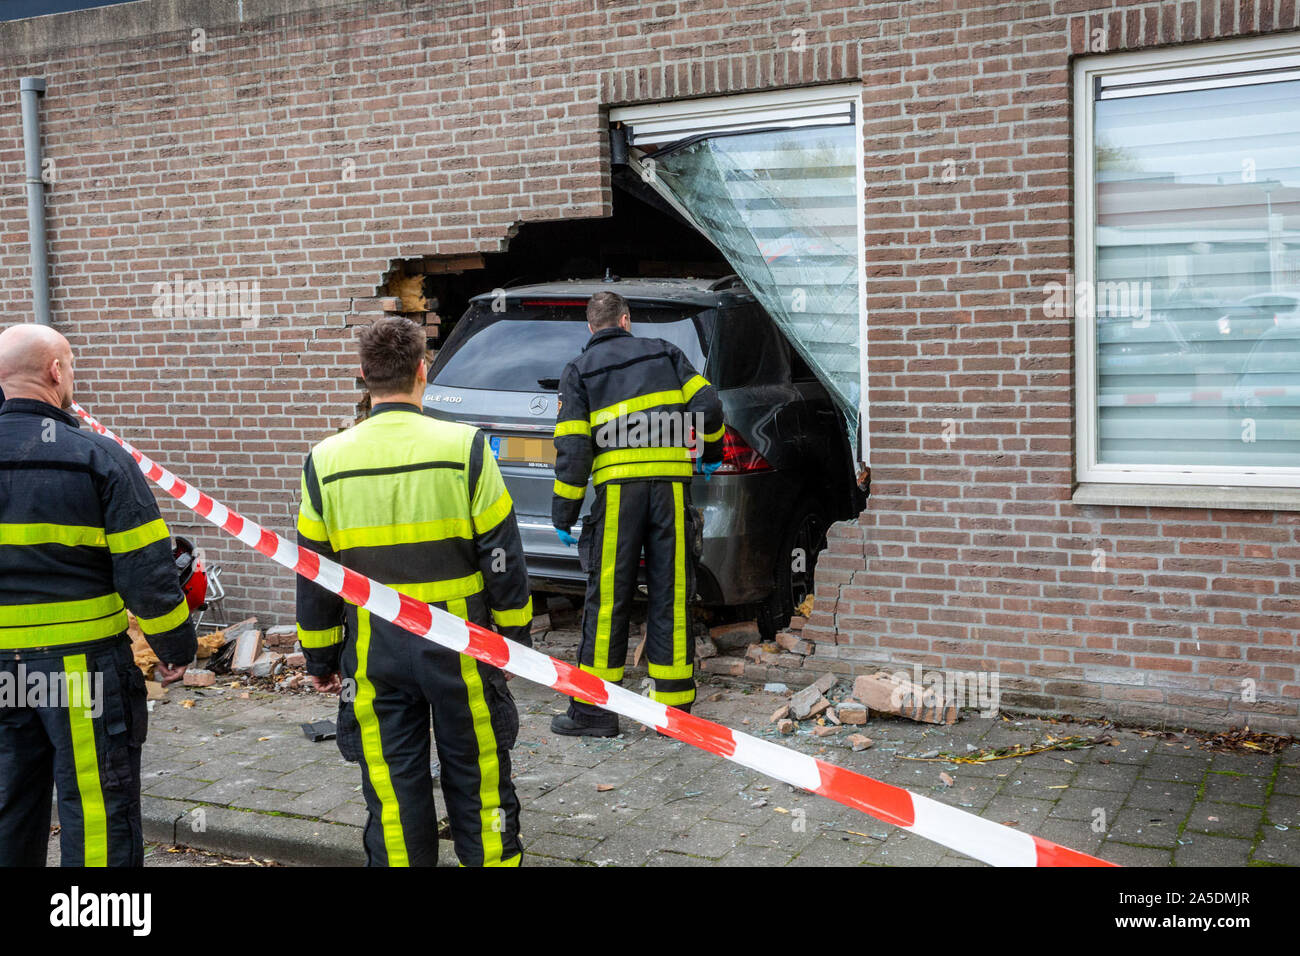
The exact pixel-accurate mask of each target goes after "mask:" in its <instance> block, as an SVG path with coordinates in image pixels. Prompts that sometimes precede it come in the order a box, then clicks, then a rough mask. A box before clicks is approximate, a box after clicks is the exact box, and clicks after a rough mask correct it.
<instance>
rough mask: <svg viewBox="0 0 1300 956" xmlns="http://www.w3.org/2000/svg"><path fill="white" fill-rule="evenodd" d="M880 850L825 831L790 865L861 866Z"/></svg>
mask: <svg viewBox="0 0 1300 956" xmlns="http://www.w3.org/2000/svg"><path fill="white" fill-rule="evenodd" d="M878 852H880V851H879V849H878V848H876V847H864V846H862V845H860V844H857V843H849V842H847V841H845V840H840V839H837V838H836V837H833V836H829V835H827V834H824V833H823V834H818V835H817V836H816V837H815V838H814V839H813V840H812V842H811V843H809V844H808V846H806V847H805V848H804V849H803V850H801V851H800V853H799V855H798V856H797V857H795V858H794V859H793V860H791V861H790V864H789V865H790V866H818V867H821V866H861V865H862V864H863V863H866V862H867V861H868V860H869V859H875V856H876V854H877V853H878Z"/></svg>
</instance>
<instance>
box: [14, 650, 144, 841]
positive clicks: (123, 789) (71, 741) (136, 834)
mask: <svg viewBox="0 0 1300 956" xmlns="http://www.w3.org/2000/svg"><path fill="white" fill-rule="evenodd" d="M68 675H73V676H68ZM20 678H22V679H21V680H20ZM40 686H43V688H44V691H45V696H44V700H43V701H42V700H40V699H38V697H37V695H36V690H37V688H38V687H40ZM79 686H84V687H87V688H88V689H89V696H88V697H86V696H82V694H81V693H80V692H79V691H78V690H77V689H76V688H78V687H79ZM0 687H3V688H4V689H5V690H4V692H3V693H0V866H44V865H45V857H46V847H47V845H48V842H49V837H50V800H51V798H52V797H53V794H54V791H55V787H56V786H57V789H58V800H59V803H58V809H59V825H60V832H59V843H60V851H61V862H62V864H63V865H64V866H142V865H143V864H144V838H143V831H142V830H141V825H140V751H141V748H142V746H143V744H144V738H145V732H146V730H147V726H148V711H147V708H146V706H145V698H146V693H145V686H144V675H143V674H141V673H140V669H139V668H138V667H136V666H135V662H134V660H133V659H132V656H131V648H130V644H129V642H128V641H127V639H126V637H125V636H121V637H116V638H111V639H109V640H107V641H97V642H95V643H93V644H82V645H77V646H75V647H66V648H60V649H58V650H57V651H50V650H42V651H40V652H29V651H23V652H19V653H18V654H17V655H15V654H14V653H12V652H7V653H6V654H5V655H4V656H3V657H0ZM9 689H13V690H14V691H16V693H17V695H18V697H17V700H10V699H8V697H7V696H6V695H7V693H8V691H9ZM15 705H21V706H15ZM26 705H31V706H26Z"/></svg>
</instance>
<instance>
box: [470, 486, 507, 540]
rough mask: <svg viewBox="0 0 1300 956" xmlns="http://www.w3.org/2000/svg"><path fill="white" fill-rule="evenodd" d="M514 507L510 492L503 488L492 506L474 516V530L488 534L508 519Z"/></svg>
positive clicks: (477, 532)
mask: <svg viewBox="0 0 1300 956" xmlns="http://www.w3.org/2000/svg"><path fill="white" fill-rule="evenodd" d="M512 507H514V502H513V501H511V500H510V492H508V491H506V490H505V489H502V491H501V496H500V497H499V498H497V500H496V502H495V503H494V504H493V505H492V506H491V507H489V508H488V509H487V510H486V511H484V512H482V513H481V514H476V515H475V516H474V532H475V533H476V534H487V533H488V532H489V531H491V530H492V529H493V528H495V527H496V526H497V525H499V524H500V523H501V522H502V521H504V520H505V519H506V516H507V515H509V514H510V509H511V508H512Z"/></svg>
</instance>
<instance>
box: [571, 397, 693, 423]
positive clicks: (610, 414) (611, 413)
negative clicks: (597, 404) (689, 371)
mask: <svg viewBox="0 0 1300 956" xmlns="http://www.w3.org/2000/svg"><path fill="white" fill-rule="evenodd" d="M683 402H684V399H683V398H682V392H681V389H679V388H674V389H671V390H669V391H666V392H651V393H650V394H648V395H639V396H637V397H636V398H629V399H627V400H626V401H622V402H619V403H617V404H616V405H607V406H606V407H604V408H601V409H597V410H596V411H594V412H592V413H591V415H590V416H588V419H587V420H588V421H589V422H590V423H591V426H592V427H593V428H594V427H595V426H597V425H602V424H604V423H605V422H608V421H613V420H614V419H615V418H622V417H623V416H624V415H630V414H632V412H640V411H644V410H645V409H647V408H654V407H655V406H656V405H681V404H683Z"/></svg>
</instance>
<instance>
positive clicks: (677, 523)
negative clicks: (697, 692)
mask: <svg viewBox="0 0 1300 956" xmlns="http://www.w3.org/2000/svg"><path fill="white" fill-rule="evenodd" d="M684 494H685V493H684V492H683V490H682V486H681V483H680V482H678V483H677V484H674V485H673V666H674V668H675V669H676V670H679V671H680V670H685V671H686V673H685V674H683V675H682V676H683V677H691V676H692V674H691V670H692V663H693V661H694V657H695V655H694V654H691V655H689V656H688V655H687V653H686V651H687V648H686V643H687V638H688V635H687V633H686V599H687V598H688V597H690V595H689V594H687V593H686V502H685V499H684ZM663 676H664V677H665V678H667V677H669V675H668V674H664V675H663Z"/></svg>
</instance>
